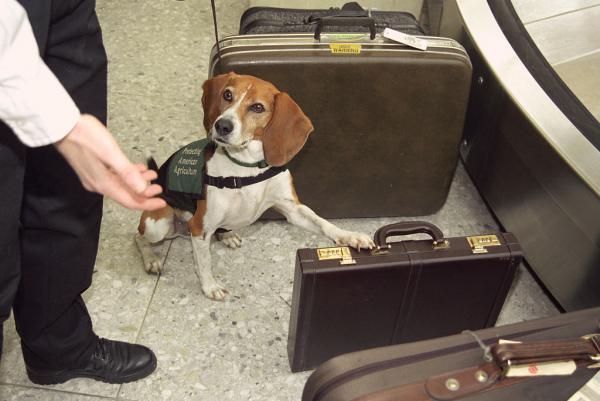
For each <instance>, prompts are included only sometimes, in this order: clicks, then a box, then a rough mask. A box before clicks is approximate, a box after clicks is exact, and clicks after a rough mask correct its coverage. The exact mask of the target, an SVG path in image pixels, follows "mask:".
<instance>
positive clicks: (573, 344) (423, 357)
mask: <svg viewBox="0 0 600 401" xmlns="http://www.w3.org/2000/svg"><path fill="white" fill-rule="evenodd" d="M599 319H600V308H593V309H588V310H583V311H578V312H572V313H565V314H562V315H557V316H552V317H548V318H543V319H537V320H531V321H527V322H519V323H515V324H510V325H506V326H501V327H492V328H487V329H483V330H479V331H475V332H471V333H462V334H457V335H453V336H448V337H441V338H436V339H431V340H427V341H419V342H414V343H409V344H400V345H393V346H389V347H381V348H375V349H370V350H365V351H360V352H353V353H349V354H344V355H341V356H338V357H335V358H333V359H331V360H329V361H327V362H325V363H323V364H322V365H321V366H319V368H318V369H317V370H315V371H314V373H313V374H312V375H311V376H310V377H309V379H308V381H307V382H306V385H305V386H304V392H303V394H302V401H438V400H446V401H449V400H464V401H567V400H569V401H573V400H576V401H590V400H597V399H598V392H597V389H598V386H599V385H600V376H599V375H598V374H597V372H598V369H597V368H598V367H599V365H598V360H600V333H599V331H600V330H599V329H598V322H599ZM500 340H509V341H512V342H513V343H510V344H507V343H505V344H500ZM515 342H518V343H515ZM555 362H559V363H558V365H557V364H556V363H555ZM594 368H595V369H594ZM594 375H596V376H595V379H594V380H593V382H592V383H590V384H589V385H585V384H586V382H588V381H589V380H590V379H591V377H592V376H594ZM584 385H585V387H584ZM576 392H578V394H575V393H576Z"/></svg>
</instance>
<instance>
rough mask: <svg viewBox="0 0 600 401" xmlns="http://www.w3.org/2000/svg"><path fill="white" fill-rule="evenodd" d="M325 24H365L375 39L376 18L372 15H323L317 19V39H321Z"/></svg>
mask: <svg viewBox="0 0 600 401" xmlns="http://www.w3.org/2000/svg"><path fill="white" fill-rule="evenodd" d="M324 26H364V27H367V28H369V32H371V40H373V39H375V34H376V33H377V31H376V30H375V18H372V17H337V16H336V17H321V18H318V19H317V27H316V29H315V39H316V40H321V31H322V30H323V27H324Z"/></svg>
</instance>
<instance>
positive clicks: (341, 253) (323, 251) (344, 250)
mask: <svg viewBox="0 0 600 401" xmlns="http://www.w3.org/2000/svg"><path fill="white" fill-rule="evenodd" d="M317 257H318V258H319V260H332V259H341V260H340V265H355V264H356V260H354V258H352V253H350V248H348V247H347V246H341V247H335V248H319V249H317Z"/></svg>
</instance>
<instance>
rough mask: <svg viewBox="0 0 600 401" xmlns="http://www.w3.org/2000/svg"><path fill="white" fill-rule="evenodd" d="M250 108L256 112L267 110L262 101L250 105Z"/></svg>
mask: <svg viewBox="0 0 600 401" xmlns="http://www.w3.org/2000/svg"><path fill="white" fill-rule="evenodd" d="M250 110H252V111H253V112H255V113H262V112H263V111H265V106H263V105H262V104H260V103H254V104H253V105H252V106H250Z"/></svg>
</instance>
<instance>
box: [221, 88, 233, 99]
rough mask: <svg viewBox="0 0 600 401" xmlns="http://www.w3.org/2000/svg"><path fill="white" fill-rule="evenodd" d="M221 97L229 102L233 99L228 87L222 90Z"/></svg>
mask: <svg viewBox="0 0 600 401" xmlns="http://www.w3.org/2000/svg"><path fill="white" fill-rule="evenodd" d="M223 99H225V100H227V101H228V102H231V101H232V100H233V93H231V91H230V90H229V89H226V90H225V92H223Z"/></svg>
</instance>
